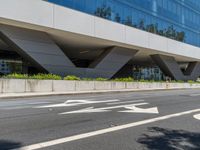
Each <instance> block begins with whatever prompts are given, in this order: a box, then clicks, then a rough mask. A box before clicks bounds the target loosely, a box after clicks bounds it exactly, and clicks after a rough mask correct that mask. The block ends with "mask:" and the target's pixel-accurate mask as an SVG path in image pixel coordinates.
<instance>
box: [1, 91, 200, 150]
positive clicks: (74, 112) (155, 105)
mask: <svg viewBox="0 0 200 150" xmlns="http://www.w3.org/2000/svg"><path fill="white" fill-rule="evenodd" d="M0 129H1V130H0V150H10V149H23V150H28V149H29V150H33V149H42V150H152V149H153V150H192V149H194V150H198V149H200V89H188V90H166V91H145V92H123V93H106V94H83V95H67V96H46V97H33V98H18V99H0Z"/></svg>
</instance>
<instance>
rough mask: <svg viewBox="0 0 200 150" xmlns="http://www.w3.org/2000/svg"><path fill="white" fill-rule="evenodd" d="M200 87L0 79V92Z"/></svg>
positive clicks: (195, 85) (171, 84) (172, 84)
mask: <svg viewBox="0 0 200 150" xmlns="http://www.w3.org/2000/svg"><path fill="white" fill-rule="evenodd" d="M186 88H200V84H197V83H194V84H193V83H164V82H154V83H146V82H113V81H66V80H31V79H0V93H3V94H4V93H45V92H49V93H59V92H66V93H67V92H82V91H88V92H90V91H91V92H95V91H97V92H98V91H123V90H124V91H127V90H129V91H130V90H133V91H134V90H153V89H186Z"/></svg>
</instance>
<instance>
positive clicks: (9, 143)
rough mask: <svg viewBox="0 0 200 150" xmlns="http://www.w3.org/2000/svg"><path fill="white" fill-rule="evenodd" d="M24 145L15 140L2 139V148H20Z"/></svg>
mask: <svg viewBox="0 0 200 150" xmlns="http://www.w3.org/2000/svg"><path fill="white" fill-rule="evenodd" d="M21 146H22V145H21V143H19V142H13V141H8V140H0V150H11V149H16V148H20V147H21Z"/></svg>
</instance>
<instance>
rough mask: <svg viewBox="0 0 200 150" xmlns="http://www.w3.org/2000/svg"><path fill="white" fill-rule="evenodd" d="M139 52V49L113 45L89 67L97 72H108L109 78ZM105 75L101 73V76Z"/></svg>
mask: <svg viewBox="0 0 200 150" xmlns="http://www.w3.org/2000/svg"><path fill="white" fill-rule="evenodd" d="M136 53H137V50H133V49H128V48H123V47H111V48H109V49H107V50H105V52H104V53H103V54H102V55H101V56H100V57H99V58H97V59H96V60H95V61H94V62H93V63H92V64H91V65H90V66H89V67H90V68H94V70H95V71H96V72H107V73H106V74H107V75H106V76H105V77H107V78H111V77H113V76H114V75H115V74H116V73H117V72H118V71H119V70H120V69H121V68H122V67H123V66H125V65H126V64H127V63H128V62H129V61H130V60H131V59H132V58H133V57H134V55H135V54H136ZM100 75H101V76H104V75H103V74H99V76H100Z"/></svg>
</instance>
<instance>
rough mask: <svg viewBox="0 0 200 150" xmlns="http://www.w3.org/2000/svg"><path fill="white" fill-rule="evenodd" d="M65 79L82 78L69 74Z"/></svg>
mask: <svg viewBox="0 0 200 150" xmlns="http://www.w3.org/2000/svg"><path fill="white" fill-rule="evenodd" d="M64 80H81V79H80V78H79V77H77V76H74V75H68V76H66V77H64Z"/></svg>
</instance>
